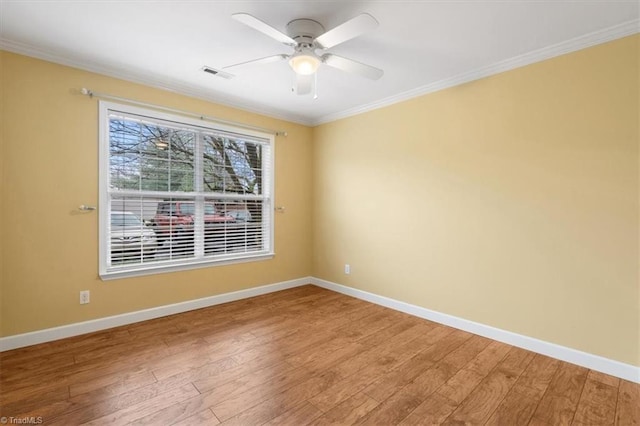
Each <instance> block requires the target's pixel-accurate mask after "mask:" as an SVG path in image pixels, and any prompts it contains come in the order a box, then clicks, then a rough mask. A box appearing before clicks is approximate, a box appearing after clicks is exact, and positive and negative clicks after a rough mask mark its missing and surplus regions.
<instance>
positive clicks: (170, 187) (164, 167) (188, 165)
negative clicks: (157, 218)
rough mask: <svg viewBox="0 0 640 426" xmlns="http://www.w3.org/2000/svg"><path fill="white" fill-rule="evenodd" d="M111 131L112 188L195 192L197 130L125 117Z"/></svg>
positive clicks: (115, 121) (115, 120)
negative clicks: (195, 131) (165, 125)
mask: <svg viewBox="0 0 640 426" xmlns="http://www.w3.org/2000/svg"><path fill="white" fill-rule="evenodd" d="M109 131H110V136H109V141H110V142H109V154H110V162H109V164H110V178H111V188H113V189H119V190H127V189H139V190H142V191H180V192H186V191H193V182H194V169H193V158H194V147H195V133H194V132H191V131H186V130H179V129H172V128H169V127H164V126H162V125H159V124H154V123H146V122H143V121H140V120H134V119H127V118H123V117H112V118H111V119H110V121H109Z"/></svg>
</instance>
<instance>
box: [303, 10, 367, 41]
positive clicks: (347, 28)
mask: <svg viewBox="0 0 640 426" xmlns="http://www.w3.org/2000/svg"><path fill="white" fill-rule="evenodd" d="M377 26H378V21H376V18H374V17H373V16H371V15H369V14H368V13H363V14H360V15H358V16H356V17H355V18H353V19H350V20H348V21H347V22H345V23H343V24H340V25H338V26H337V27H335V28H334V29H332V30H329V31H327V32H326V33H324V34H322V35H321V36H319V37H318V38H316V40H315V41H316V43H318V44H319V45H320V47H321V48H322V49H328V48H330V47H333V46H336V45H338V44H340V43H343V42H345V41H347V40H351V39H352V38H355V37H358V36H359V35H360V34H364V33H365V32H367V31H370V30H372V29H374V28H375V27H377Z"/></svg>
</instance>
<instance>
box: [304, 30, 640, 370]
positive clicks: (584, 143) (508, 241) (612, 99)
mask: <svg viewBox="0 0 640 426" xmlns="http://www.w3.org/2000/svg"><path fill="white" fill-rule="evenodd" d="M639 38H640V37H639V36H637V35H636V36H633V37H627V38H624V39H620V40H617V41H614V42H610V43H607V44H603V45H600V46H596V47H593V48H589V49H585V50H582V51H579V52H575V53H571V54H569V55H565V56H561V57H558V58H554V59H551V60H547V61H544V62H541V63H537V64H534V65H530V66H527V67H523V68H520V69H516V70H513V71H509V72H505V73H502V74H499V75H495V76H492V77H490V78H485V79H482V80H478V81H474V82H471V83H468V84H464V85H461V86H458V87H454V88H451V89H447V90H443V91H440V92H437V93H433V94H429V95H426V96H422V97H420V98H416V99H413V100H410V101H407V102H403V103H400V104H396V105H393V106H389V107H387V108H383V109H379V110H375V111H372V112H369V113H366V114H361V115H358V116H355V117H352V118H348V119H344V120H340V121H337V122H333V123H329V124H325V125H321V126H319V127H317V128H315V129H314V135H313V137H314V151H313V157H314V166H315V169H314V170H315V172H314V188H315V189H314V191H315V193H314V262H313V275H314V276H316V277H318V278H322V279H326V280H330V281H333V282H337V283H341V284H345V285H348V286H351V287H354V288H358V289H361V290H365V291H370V292H373V293H376V294H379V295H383V296H388V297H391V298H394V299H398V300H402V301H406V302H409V303H412V304H416V305H419V306H423V307H426V308H429V309H433V310H436V311H440V312H444V313H447V314H451V315H455V316H459V317H462V318H466V319H469V320H473V321H476V322H480V323H483V324H488V325H492V326H495V327H499V328H502V329H505V330H510V331H513V332H516V333H521V334H524V335H527V336H532V337H535V338H539V339H542V340H545V341H549V342H554V343H558V344H560V345H564V346H568V347H572V348H575V349H578V350H582V351H586V352H590V353H593V354H597V355H601V356H604V357H607V358H611V359H614V360H618V361H622V362H625V363H629V364H633V365H640V354H639V349H638V346H639V341H640V304H639V301H640V294H639V293H640V292H639V278H638V275H639V250H638V235H639V231H640V230H639V220H638V219H639V205H638V202H639V187H638V177H639V167H638V164H639V156H638V146H639V137H638V117H639V111H638V98H639V96H638V94H639V87H638V78H639V75H640V74H639V68H638V61H639ZM345 263H349V264H350V265H351V268H352V273H351V275H345V274H344V273H343V267H344V264H345Z"/></svg>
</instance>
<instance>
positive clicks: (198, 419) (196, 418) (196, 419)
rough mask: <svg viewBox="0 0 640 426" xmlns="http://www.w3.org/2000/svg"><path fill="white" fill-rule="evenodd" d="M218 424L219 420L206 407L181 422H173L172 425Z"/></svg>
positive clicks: (212, 425)
mask: <svg viewBox="0 0 640 426" xmlns="http://www.w3.org/2000/svg"><path fill="white" fill-rule="evenodd" d="M218 424H220V420H218V418H217V417H216V416H215V415H214V414H213V411H211V410H209V409H206V410H202V411H200V412H199V413H196V414H194V415H193V416H190V417H187V418H186V419H184V420H182V421H181V422H178V423H174V424H173V425H172V426H201V425H202V426H214V425H218Z"/></svg>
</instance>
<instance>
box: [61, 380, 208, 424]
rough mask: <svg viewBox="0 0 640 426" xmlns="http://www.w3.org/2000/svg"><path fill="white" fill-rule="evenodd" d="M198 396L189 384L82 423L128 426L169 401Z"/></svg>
mask: <svg viewBox="0 0 640 426" xmlns="http://www.w3.org/2000/svg"><path fill="white" fill-rule="evenodd" d="M197 394H198V390H197V389H196V388H195V387H194V386H193V385H192V384H188V385H185V386H182V387H180V388H177V389H171V390H169V391H167V392H164V393H161V394H159V395H157V396H154V397H152V398H149V399H146V400H143V401H141V402H139V403H136V404H133V405H129V406H127V407H126V408H123V409H120V410H117V411H114V412H111V413H109V414H107V415H105V416H102V417H98V418H92V419H91V420H90V421H82V422H80V423H84V424H87V425H104V424H109V425H126V424H128V423H131V422H132V421H134V420H136V419H138V418H140V417H143V416H145V415H146V414H148V413H152V412H155V411H156V410H157V408H158V406H162V405H163V404H165V403H167V402H169V401H180V400H184V399H188V398H190V397H192V396H194V395H197ZM56 420H59V421H60V422H59V424H67V425H68V424H70V423H68V419H66V418H65V419H62V418H60V419H54V422H53V424H58V422H57V421H56Z"/></svg>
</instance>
